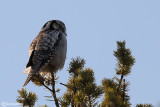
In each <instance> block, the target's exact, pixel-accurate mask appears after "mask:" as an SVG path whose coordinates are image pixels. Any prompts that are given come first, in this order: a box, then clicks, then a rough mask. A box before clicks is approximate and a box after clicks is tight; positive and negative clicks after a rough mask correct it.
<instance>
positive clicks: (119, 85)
mask: <svg viewBox="0 0 160 107" xmlns="http://www.w3.org/2000/svg"><path fill="white" fill-rule="evenodd" d="M123 72H124V71H122V75H121V79H120V81H119V84H118V88H117V92H118V91H119V89H120V87H121V83H122V80H123V77H124V75H123Z"/></svg>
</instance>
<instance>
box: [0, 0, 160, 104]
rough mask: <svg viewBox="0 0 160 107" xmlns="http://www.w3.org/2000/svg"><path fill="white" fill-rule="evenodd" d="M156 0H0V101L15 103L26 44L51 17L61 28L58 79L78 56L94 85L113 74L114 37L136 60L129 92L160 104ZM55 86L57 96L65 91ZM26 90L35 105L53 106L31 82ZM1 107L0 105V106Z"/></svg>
mask: <svg viewBox="0 0 160 107" xmlns="http://www.w3.org/2000/svg"><path fill="white" fill-rule="evenodd" d="M159 5H160V1H159V0H97V1H96V0H79V1H75V0H63V1H62V0H59V1H56V0H48V1H46V0H45V1H40V0H34V1H32V0H27V1H21V0H14V1H13V0H12V1H11V0H10V1H9V0H1V1H0V50H1V55H0V59H1V61H0V87H1V88H0V103H1V102H8V103H16V97H17V96H18V92H17V90H18V89H19V90H20V89H21V88H22V86H23V83H24V82H25V80H26V78H27V75H24V74H23V73H22V71H23V70H24V69H25V65H26V63H27V61H28V57H29V55H28V53H29V45H30V43H31V41H32V40H33V39H34V38H35V37H36V36H37V34H38V33H39V31H40V29H41V27H42V26H43V25H44V24H45V23H46V22H47V21H48V20H52V19H58V20H61V21H63V22H64V23H65V24H66V27H67V34H68V36H67V39H68V52H67V59H66V63H65V67H64V69H63V70H62V71H60V73H58V76H60V78H59V81H60V82H63V83H66V82H67V80H68V71H67V68H68V64H69V62H70V61H71V58H75V57H77V56H80V57H82V58H84V59H85V60H86V67H91V68H92V69H93V70H94V71H95V77H96V82H97V84H100V83H101V80H102V79H103V78H104V77H106V78H112V77H113V76H114V75H115V67H116V60H115V57H114V56H113V51H114V50H116V41H117V40H121V41H122V40H126V43H127V45H126V47H127V48H130V49H131V50H132V54H133V56H134V57H135V58H136V63H135V65H134V66H133V69H132V72H131V75H129V76H128V78H127V79H128V80H129V81H130V91H129V95H130V97H131V100H130V101H131V103H132V107H135V105H136V104H137V103H152V104H153V105H155V107H157V106H158V105H159V104H160V95H159V90H160V85H159V81H160V71H159V64H160V63H159V60H160V56H159V55H160V48H159V46H160V42H159V41H160V6H159ZM57 87H59V88H61V92H60V94H58V96H60V95H61V94H62V93H63V92H65V87H64V86H60V85H58V86H57ZM26 88H27V90H28V91H33V92H35V93H36V94H37V95H38V98H39V100H38V102H37V103H36V105H37V104H39V105H43V104H47V105H49V106H53V104H54V102H48V101H46V100H45V98H44V97H43V96H46V95H51V94H50V93H49V92H48V91H46V90H45V89H44V88H39V87H37V86H35V85H33V84H32V83H31V82H30V83H29V84H28V85H27V87H26ZM0 106H1V104H0Z"/></svg>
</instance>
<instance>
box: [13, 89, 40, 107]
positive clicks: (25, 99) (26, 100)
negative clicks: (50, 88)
mask: <svg viewBox="0 0 160 107" xmlns="http://www.w3.org/2000/svg"><path fill="white" fill-rule="evenodd" d="M18 93H19V96H18V98H17V99H16V100H17V102H18V103H21V104H22V105H23V107H24V106H29V107H33V106H34V105H35V102H36V101H37V100H38V98H37V95H36V94H35V93H33V92H29V93H27V90H26V89H24V88H22V89H21V90H18Z"/></svg>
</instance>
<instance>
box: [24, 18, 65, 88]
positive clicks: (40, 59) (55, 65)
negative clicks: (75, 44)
mask: <svg viewBox="0 0 160 107" xmlns="http://www.w3.org/2000/svg"><path fill="white" fill-rule="evenodd" d="M66 36H67V35H66V28H65V25H64V23H63V22H61V21H58V20H51V21H48V22H47V23H46V24H45V25H44V26H43V27H42V29H41V31H40V33H39V34H38V36H37V37H36V38H35V39H34V40H33V41H32V43H31V45H30V49H29V54H30V58H29V61H28V63H27V65H26V68H28V67H31V69H30V71H29V75H28V78H27V80H26V82H25V83H24V86H25V85H27V84H28V82H29V81H30V80H31V79H32V77H33V76H34V75H35V74H36V73H39V72H44V71H45V72H56V71H57V70H59V69H61V68H63V66H64V62H65V59H66V52H67V40H66ZM51 69H52V71H51Z"/></svg>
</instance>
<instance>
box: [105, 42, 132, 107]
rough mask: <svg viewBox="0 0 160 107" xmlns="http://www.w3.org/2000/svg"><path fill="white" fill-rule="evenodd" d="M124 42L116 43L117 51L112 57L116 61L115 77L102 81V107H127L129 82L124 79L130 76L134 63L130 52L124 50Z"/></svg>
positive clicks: (128, 104)
mask: <svg viewBox="0 0 160 107" xmlns="http://www.w3.org/2000/svg"><path fill="white" fill-rule="evenodd" d="M125 44H126V42H125V41H122V42H121V41H117V50H116V51H114V56H115V57H116V59H117V68H116V75H117V76H121V77H120V79H119V78H118V77H116V76H115V77H114V78H113V79H103V80H102V85H103V89H104V93H105V96H104V100H103V101H102V107H106V106H107V107H129V106H130V103H129V99H130V98H129V96H128V95H127V91H128V85H129V82H127V81H126V79H124V77H125V76H127V75H128V74H130V72H131V67H132V66H133V65H134V63H135V58H134V57H133V56H132V55H131V50H130V49H126V47H125Z"/></svg>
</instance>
